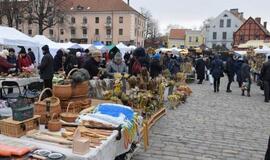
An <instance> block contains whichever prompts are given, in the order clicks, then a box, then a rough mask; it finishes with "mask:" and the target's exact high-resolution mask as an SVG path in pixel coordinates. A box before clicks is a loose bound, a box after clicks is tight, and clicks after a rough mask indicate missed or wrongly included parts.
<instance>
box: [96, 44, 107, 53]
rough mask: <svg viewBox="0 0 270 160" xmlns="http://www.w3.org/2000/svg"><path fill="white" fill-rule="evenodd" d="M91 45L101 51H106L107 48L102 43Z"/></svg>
mask: <svg viewBox="0 0 270 160" xmlns="http://www.w3.org/2000/svg"><path fill="white" fill-rule="evenodd" d="M93 47H95V48H96V49H98V50H100V51H101V52H102V53H104V52H107V48H106V46H104V45H98V46H93Z"/></svg>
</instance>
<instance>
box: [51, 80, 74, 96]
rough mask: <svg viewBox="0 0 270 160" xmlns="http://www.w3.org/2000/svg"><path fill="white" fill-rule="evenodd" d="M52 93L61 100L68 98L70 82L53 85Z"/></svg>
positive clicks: (70, 90) (70, 93) (70, 92)
mask: <svg viewBox="0 0 270 160" xmlns="http://www.w3.org/2000/svg"><path fill="white" fill-rule="evenodd" d="M53 94H54V95H55V96H56V97H58V98H59V99H61V100H68V99H69V98H70V97H71V95H72V87H71V84H65V85H53Z"/></svg>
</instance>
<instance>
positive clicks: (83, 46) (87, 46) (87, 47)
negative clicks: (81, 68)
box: [79, 44, 94, 50]
mask: <svg viewBox="0 0 270 160" xmlns="http://www.w3.org/2000/svg"><path fill="white" fill-rule="evenodd" d="M79 45H80V46H81V47H82V48H83V49H84V50H85V49H89V48H91V47H92V46H94V45H93V44H79Z"/></svg>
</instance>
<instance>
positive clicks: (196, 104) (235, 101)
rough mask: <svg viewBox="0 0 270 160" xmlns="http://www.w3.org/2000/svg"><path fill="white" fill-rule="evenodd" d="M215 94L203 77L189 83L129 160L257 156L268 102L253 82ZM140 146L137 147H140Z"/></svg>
mask: <svg viewBox="0 0 270 160" xmlns="http://www.w3.org/2000/svg"><path fill="white" fill-rule="evenodd" d="M226 81H227V79H225V78H223V80H222V87H221V91H220V92H219V93H214V92H213V89H212V86H210V85H209V83H208V82H204V84H203V85H198V84H191V85H190V87H191V88H192V90H193V92H194V93H193V95H192V96H191V97H189V98H188V101H187V102H186V103H185V104H184V105H181V106H179V107H178V108H177V109H176V110H168V113H167V115H165V116H164V117H163V118H162V119H160V120H159V121H158V123H157V124H156V125H155V126H154V127H153V128H152V129H151V134H150V147H149V149H148V150H147V152H144V151H143V149H139V151H138V152H137V153H136V154H135V155H134V157H133V160H263V159H264V155H265V151H266V148H267V142H268V136H269V135H270V116H269V115H270V114H269V113H270V104H269V103H268V104H267V103H264V102H263V100H264V97H263V92H262V91H261V90H259V88H258V87H257V86H255V85H253V86H252V88H251V90H252V91H251V97H243V96H241V91H240V89H239V88H238V87H237V85H236V83H234V84H232V90H233V92H232V93H226V92H225V83H226ZM141 148H142V147H141Z"/></svg>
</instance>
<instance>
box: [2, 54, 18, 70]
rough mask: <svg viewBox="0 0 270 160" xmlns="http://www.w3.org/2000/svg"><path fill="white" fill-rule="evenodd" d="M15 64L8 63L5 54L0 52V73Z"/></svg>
mask: <svg viewBox="0 0 270 160" xmlns="http://www.w3.org/2000/svg"><path fill="white" fill-rule="evenodd" d="M15 66H16V65H15V64H11V63H8V61H7V56H6V55H5V54H4V53H3V52H0V73H8V70H9V69H10V68H13V67H15Z"/></svg>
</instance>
